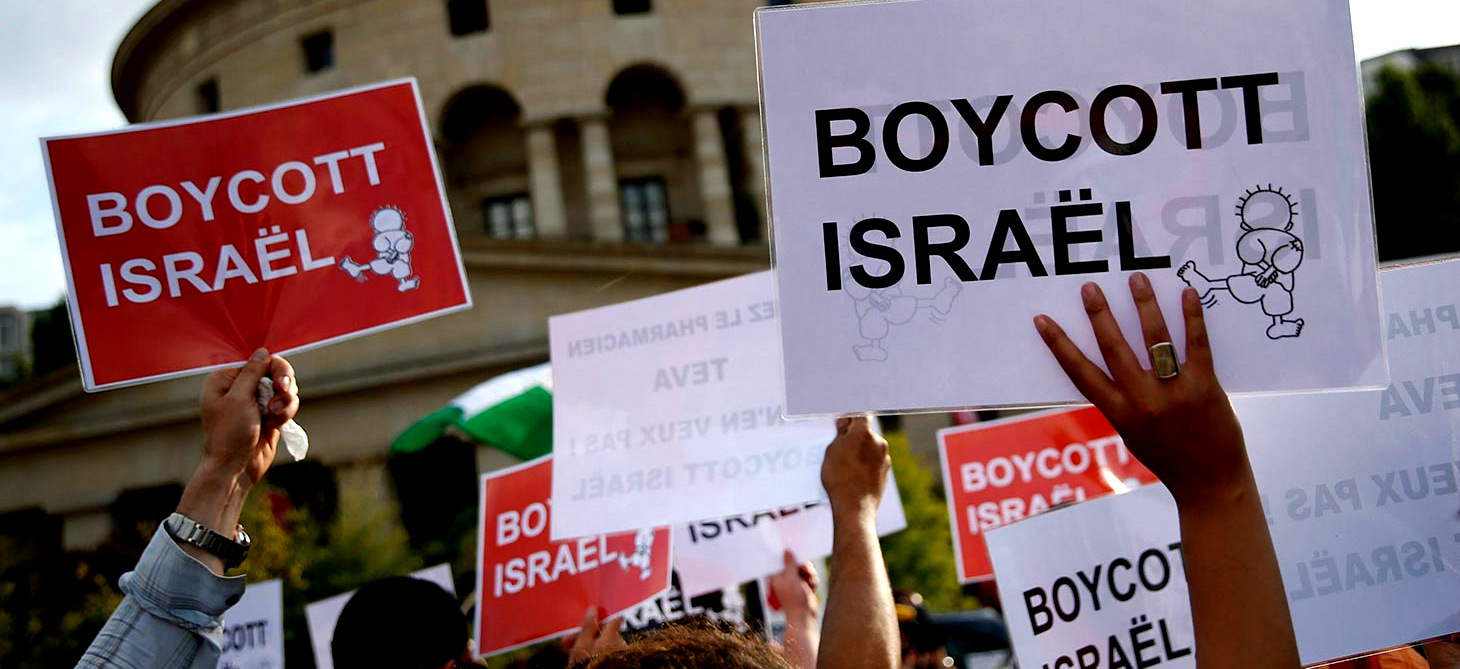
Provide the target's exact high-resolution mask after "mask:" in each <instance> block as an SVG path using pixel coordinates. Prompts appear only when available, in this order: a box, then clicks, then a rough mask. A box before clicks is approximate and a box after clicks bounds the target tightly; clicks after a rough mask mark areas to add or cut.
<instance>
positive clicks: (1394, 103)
mask: <svg viewBox="0 0 1460 669" xmlns="http://www.w3.org/2000/svg"><path fill="white" fill-rule="evenodd" d="M1376 81H1377V86H1376V88H1375V92H1374V94H1373V95H1372V96H1370V97H1369V99H1368V102H1367V110H1368V116H1367V123H1368V136H1369V163H1370V175H1371V179H1372V181H1373V186H1374V212H1375V224H1376V228H1377V230H1378V241H1379V258H1380V260H1401V259H1404V258H1413V257H1418V256H1427V255H1435V254H1440V253H1455V252H1460V80H1457V79H1456V77H1455V75H1453V74H1451V73H1450V72H1448V71H1446V70H1443V69H1440V68H1437V67H1433V66H1424V67H1421V68H1419V69H1417V70H1415V71H1413V72H1404V71H1400V70H1397V69H1394V68H1385V69H1384V70H1382V71H1380V73H1379V75H1378V78H1377V80H1376Z"/></svg>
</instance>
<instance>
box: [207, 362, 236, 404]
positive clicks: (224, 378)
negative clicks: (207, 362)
mask: <svg viewBox="0 0 1460 669" xmlns="http://www.w3.org/2000/svg"><path fill="white" fill-rule="evenodd" d="M233 377H234V370H231V369H218V370H214V371H213V372H212V373H211V374H209V375H208V376H207V378H205V379H203V390H202V395H203V399H208V398H212V397H222V396H224V395H227V394H228V389H229V388H232V387H233Z"/></svg>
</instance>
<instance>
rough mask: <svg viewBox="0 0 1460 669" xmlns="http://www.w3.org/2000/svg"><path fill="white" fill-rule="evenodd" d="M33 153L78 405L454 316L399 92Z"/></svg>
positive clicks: (170, 125) (451, 239)
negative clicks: (62, 291)
mask: <svg viewBox="0 0 1460 669" xmlns="http://www.w3.org/2000/svg"><path fill="white" fill-rule="evenodd" d="M42 145H43V149H44V154H45V159H46V166H47V169H48V173H49V177H50V183H51V196H52V201H53V203H54V205H55V210H56V230H57V234H58V236H59V238H60V241H61V254H62V257H63V259H64V261H65V267H66V280H67V286H68V288H69V295H70V300H69V304H70V308H71V323H72V327H73V329H74V331H75V335H76V344H77V350H78V352H79V354H80V356H79V357H80V362H81V374H82V378H83V380H84V382H85V385H86V389H87V390H100V389H104V388H112V387H117V386H124V385H129V384H135V383H143V382H146V381H153V380H158V379H164V378H171V377H175V376H181V375H184V374H188V373H191V372H196V371H201V370H205V369H210V368H214V367H219V366H224V365H230V364H236V363H238V362H239V361H241V360H243V359H245V358H247V357H248V355H249V353H250V352H251V351H253V350H254V349H256V348H259V347H267V348H268V349H269V350H270V351H273V352H276V353H287V352H290V351H296V350H300V349H303V348H307V347H311V346H318V345H321V344H325V343H328V342H331V341H337V340H341V339H345V338H349V337H353V336H358V335H361V334H365V333H369V332H373V331H376V330H380V329H384V328H388V327H392V326H398V325H404V324H407V323H412V322H415V321H419V320H422V319H425V318H429V317H431V316H436V315H440V314H444V313H447V312H451V311H456V310H459V309H466V308H468V307H470V306H471V297H470V295H469V294H468V293H467V287H466V281H465V274H464V273H463V271H462V265H461V255H460V252H459V251H458V250H457V246H456V235H455V228H453V227H452V224H451V217H450V214H449V213H448V210H447V208H446V201H445V194H444V192H443V191H442V189H441V178H440V175H439V174H438V173H437V171H436V159H435V155H434V150H433V148H432V146H431V142H430V141H429V133H428V132H427V130H426V124H425V117H424V116H423V115H422V113H421V105H420V97H419V95H418V94H417V91H416V84H415V81H414V80H407V81H397V82H391V83H385V84H380V85H376V86H371V87H367V88H361V89H355V90H353V91H345V92H341V93H333V94H330V95H325V96H321V97H317V98H311V99H308V100H301V101H297V102H291V103H286V104H281V105H273V106H268V107H260V108H255V109H250V110H244V111H239V112H232V113H227V114H219V115H213V116H206V117H199V118H194V119H185V120H181V121H165V122H160V123H150V124H145V125H138V126H133V127H131V128H127V129H124V130H118V131H115V132H106V133H98V134H92V135H79V136H74V137H56V138H50V139H45V140H42Z"/></svg>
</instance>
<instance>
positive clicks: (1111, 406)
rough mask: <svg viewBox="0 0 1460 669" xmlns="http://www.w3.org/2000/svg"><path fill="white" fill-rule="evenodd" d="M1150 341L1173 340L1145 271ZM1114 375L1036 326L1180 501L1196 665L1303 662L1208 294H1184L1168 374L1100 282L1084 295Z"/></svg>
mask: <svg viewBox="0 0 1460 669" xmlns="http://www.w3.org/2000/svg"><path fill="white" fill-rule="evenodd" d="M1130 284H1131V296H1132V297H1133V298H1134V299H1135V304H1136V310H1137V311H1138V312H1139V313H1140V319H1141V329H1142V335H1143V338H1144V340H1145V343H1146V346H1147V347H1148V348H1149V347H1151V346H1153V345H1155V344H1158V343H1162V342H1169V341H1171V336H1170V334H1169V333H1168V332H1167V330H1166V323H1165V320H1164V319H1163V317H1162V315H1161V310H1160V307H1159V306H1158V305H1157V304H1156V296H1155V293H1154V291H1153V290H1152V289H1151V285H1150V281H1149V280H1148V279H1147V278H1146V276H1145V275H1144V274H1141V273H1136V274H1134V275H1132V276H1131V282H1130ZM1081 295H1082V299H1083V301H1084V304H1085V311H1086V313H1087V315H1088V316H1089V318H1090V324H1091V326H1092V328H1093V329H1094V331H1095V338H1096V341H1097V342H1098V343H1099V346H1100V353H1101V355H1102V357H1103V358H1104V360H1105V365H1106V367H1107V368H1108V369H1109V370H1110V375H1108V376H1107V375H1106V373H1105V372H1104V371H1102V370H1101V369H1100V368H1099V367H1097V366H1096V365H1095V364H1094V363H1092V362H1090V360H1089V359H1087V358H1086V357H1085V355H1084V354H1083V353H1081V352H1080V350H1079V348H1078V347H1076V346H1075V344H1074V343H1073V342H1071V341H1070V339H1069V337H1068V336H1066V335H1065V333H1064V331H1063V330H1062V329H1061V328H1060V326H1059V325H1058V324H1056V323H1055V322H1054V321H1053V320H1051V319H1050V318H1049V317H1047V316H1042V315H1041V316H1039V317H1037V318H1035V328H1036V329H1037V330H1038V331H1039V334H1040V336H1041V337H1042V338H1043V339H1044V341H1045V343H1046V344H1047V345H1048V346H1049V348H1050V351H1051V352H1052V353H1053V354H1054V357H1055V359H1056V360H1058V361H1059V364H1060V367H1061V368H1063V369H1064V371H1065V374H1067V375H1068V376H1069V377H1070V380H1071V381H1072V382H1074V384H1075V387H1076V388H1078V389H1079V390H1080V392H1081V393H1082V394H1083V395H1084V396H1085V398H1086V399H1088V400H1090V402H1091V403H1093V404H1094V405H1095V406H1096V407H1097V408H1099V409H1100V411H1101V412H1102V413H1104V414H1105V417H1106V418H1108V419H1109V420H1110V423H1111V424H1112V425H1114V426H1115V428H1116V430H1117V431H1119V432H1120V435H1121V437H1122V438H1123V439H1124V440H1125V444H1126V446H1127V447H1128V448H1129V449H1130V451H1131V453H1133V454H1134V455H1135V456H1136V458H1137V459H1139V460H1140V461H1141V463H1142V464H1144V465H1145V466H1146V467H1147V468H1148V469H1150V470H1151V472H1152V473H1154V474H1155V475H1156V476H1157V478H1159V479H1160V480H1161V482H1162V483H1164V484H1166V487H1167V488H1168V489H1169V490H1170V491H1171V495H1172V497H1174V498H1175V499H1176V505H1177V508H1178V514H1179V517H1180V522H1181V541H1182V554H1183V556H1184V562H1185V566H1186V580H1187V588H1188V590H1189V592H1190V597H1191V611H1192V620H1193V623H1194V625H1195V628H1196V655H1197V658H1196V660H1197V665H1198V666H1200V667H1201V668H1202V669H1221V668H1224V667H1234V668H1246V667H1297V666H1299V659H1298V646H1297V640H1296V637H1295V636H1294V634H1293V624H1292V618H1291V616H1290V615H1289V612H1288V601H1287V596H1286V591H1285V590H1284V588H1283V583H1282V576H1281V573H1280V572H1279V570H1278V562H1277V554H1276V552H1275V551H1274V549H1273V545H1272V537H1271V536H1270V535H1269V534H1268V530H1267V519H1266V515H1265V514H1264V512H1263V509H1262V503H1261V500H1260V498H1259V497H1258V492H1257V483H1256V480H1255V478H1254V477H1253V474H1252V467H1251V465H1250V464H1249V463H1248V460H1247V450H1246V446H1245V445H1244V442H1243V439H1242V427H1241V425H1239V424H1238V422H1237V415H1236V413H1234V412H1233V411H1232V405H1231V403H1230V402H1229V401H1228V400H1227V396H1226V393H1225V392H1223V390H1222V387H1221V384H1220V383H1218V381H1217V376H1216V371H1215V369H1214V367H1213V364H1212V352H1211V346H1210V343H1209V341H1208V338H1207V330H1206V321H1205V319H1204V317H1203V314H1202V306H1201V300H1200V298H1199V297H1198V296H1197V293H1196V291H1195V290H1193V289H1191V288H1188V289H1186V290H1185V291H1183V293H1182V295H1181V304H1182V311H1183V313H1184V317H1185V323H1186V362H1185V364H1184V366H1183V367H1182V368H1181V372H1180V374H1179V375H1178V376H1176V377H1175V378H1171V379H1160V378H1158V377H1157V376H1156V374H1155V373H1154V372H1152V371H1150V370H1147V369H1145V368H1143V367H1142V366H1141V363H1140V361H1139V360H1137V358H1136V356H1135V354H1134V353H1132V352H1131V350H1130V347H1129V346H1128V345H1127V344H1126V340H1125V337H1124V335H1122V334H1121V332H1120V326H1119V325H1117V324H1116V322H1115V317H1114V315H1112V314H1111V312H1110V308H1109V304H1108V303H1107V302H1106V299H1105V295H1104V294H1103V293H1102V292H1101V291H1100V288H1099V286H1096V285H1095V284H1093V283H1089V284H1085V286H1084V288H1083V289H1082V290H1081Z"/></svg>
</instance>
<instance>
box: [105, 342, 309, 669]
mask: <svg viewBox="0 0 1460 669" xmlns="http://www.w3.org/2000/svg"><path fill="white" fill-rule="evenodd" d="M265 373H269V374H270V375H271V376H272V377H273V379H274V383H275V387H276V388H277V389H279V390H278V392H277V394H276V395H275V398H274V403H273V404H272V405H271V407H270V409H271V411H270V415H269V416H267V417H266V418H264V417H261V415H260V412H259V408H258V404H257V402H256V401H254V399H253V396H252V393H253V389H256V388H257V387H258V382H259V379H260V378H261V377H262V375H263V374H265ZM293 374H294V371H293V369H292V368H290V367H289V363H288V362H286V361H285V360H284V359H283V358H273V359H272V360H271V359H269V358H268V356H267V355H264V356H263V357H262V359H261V360H251V361H250V362H249V364H248V365H246V366H244V367H243V368H242V369H235V370H227V371H218V372H214V373H213V374H211V375H209V376H208V378H207V380H206V381H204V384H203V393H202V398H201V403H202V407H203V412H202V413H203V430H204V435H205V436H204V440H203V442H204V449H203V450H204V455H203V459H202V462H201V463H200V464H199V465H198V469H197V471H196V472H195V473H194V475H193V477H192V479H191V480H189V482H188V485H187V488H186V489H185V490H184V492H183V497H182V500H181V501H180V502H179V503H178V512H179V513H182V514H184V515H187V516H189V517H191V518H193V519H195V520H197V521H199V522H203V523H205V524H206V525H208V527H209V528H210V529H213V530H214V531H215V532H219V533H220V534H223V535H224V536H226V537H233V536H234V531H235V530H236V529H237V527H238V514H239V512H240V511H241V510H242V504H243V502H244V499H245V498H246V497H247V494H248V490H249V489H251V488H252V487H253V484H254V483H256V482H257V481H258V479H259V478H260V477H262V476H263V474H264V472H265V471H267V470H268V466H269V464H270V463H271V462H272V461H273V453H274V447H275V446H276V445H277V443H278V426H279V425H282V424H283V423H284V422H286V421H288V420H289V419H290V418H293V416H294V413H295V411H297V409H298V406H299V401H298V397H297V395H296V394H295V386H294V383H293ZM235 391H237V392H238V393H239V394H238V395H234V394H233V393H234V392H235ZM245 392H247V393H248V396H247V398H246V399H247V402H245V401H242V400H240V399H239V397H241V396H242V395H243V393H245ZM222 573H223V561H222V560H221V559H219V558H217V557H215V556H212V555H210V554H208V553H205V552H203V551H202V550H201V549H198V548H196V547H193V546H191V545H183V544H181V543H179V542H178V541H176V540H174V539H173V538H172V537H171V536H170V535H169V534H168V533H167V530H166V529H164V528H158V530H157V532H156V534H154V535H153V537H152V540H151V542H150V543H149V544H148V546H147V549H146V550H145V551H144V552H143V553H142V557H141V559H139V560H138V562H137V566H136V568H134V569H133V570H132V571H131V572H128V573H127V574H125V575H123V576H122V579H121V589H122V592H123V593H124V594H125V597H124V598H123V599H122V603H121V604H120V605H119V606H118V607H117V609H116V611H114V612H112V615H111V617H109V618H108V619H107V622H106V625H105V626H104V627H102V630H101V632H100V633H98V634H97V636H96V639H95V640H93V641H92V643H91V646H90V647H89V648H88V649H87V651H86V653H85V655H83V656H82V658H81V660H80V662H79V663H78V665H77V666H78V667H159V668H164V669H182V668H193V667H208V668H211V667H213V666H215V665H216V664H217V661H218V657H219V654H220V652H221V649H220V643H221V641H222V636H221V635H222V616H223V613H224V612H225V611H227V610H228V608H229V607H231V606H233V605H234V604H235V603H237V602H238V599H239V597H241V596H242V595H243V590H244V584H243V578H242V577H234V578H225V577H223V576H222Z"/></svg>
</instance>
